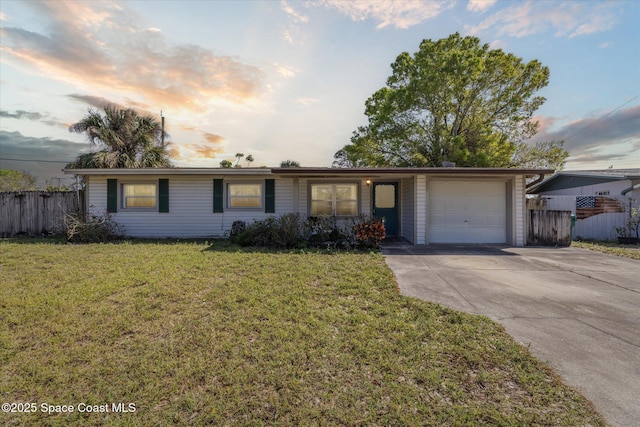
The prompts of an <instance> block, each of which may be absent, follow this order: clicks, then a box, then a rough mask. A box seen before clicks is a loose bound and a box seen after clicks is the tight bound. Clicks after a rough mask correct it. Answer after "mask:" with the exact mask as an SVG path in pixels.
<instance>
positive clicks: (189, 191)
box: [86, 174, 526, 246]
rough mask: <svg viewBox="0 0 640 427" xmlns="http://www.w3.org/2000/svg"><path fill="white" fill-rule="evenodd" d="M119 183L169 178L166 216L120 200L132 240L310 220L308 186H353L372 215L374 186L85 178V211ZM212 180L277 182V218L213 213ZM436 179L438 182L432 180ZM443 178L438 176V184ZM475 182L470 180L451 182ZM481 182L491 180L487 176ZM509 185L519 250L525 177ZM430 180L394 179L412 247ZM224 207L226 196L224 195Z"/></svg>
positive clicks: (512, 235)
mask: <svg viewBox="0 0 640 427" xmlns="http://www.w3.org/2000/svg"><path fill="white" fill-rule="evenodd" d="M108 178H114V179H118V187H119V191H120V184H122V183H126V182H154V183H157V182H158V179H160V178H167V179H169V212H168V213H159V212H157V210H138V211H135V210H124V209H122V208H121V207H120V206H121V198H120V197H119V200H118V205H119V208H118V212H117V213H115V214H113V218H114V220H115V221H116V222H117V223H119V224H122V225H123V226H124V227H125V231H126V234H127V235H130V236H135V237H223V236H226V235H228V233H229V231H230V230H231V225H232V223H233V222H234V221H236V220H243V221H246V222H248V223H250V222H253V221H254V220H260V219H264V218H266V217H268V216H271V215H282V214H285V213H290V212H293V213H299V214H300V217H301V218H303V219H306V217H307V216H308V215H309V200H308V198H309V194H308V193H309V184H310V183H315V182H327V183H328V182H357V183H358V184H359V202H360V203H359V212H360V213H361V214H364V215H371V203H372V201H371V196H372V186H370V185H367V184H366V179H367V177H355V176H353V177H351V176H349V177H336V178H324V177H319V178H302V177H295V178H289V177H286V176H285V177H278V176H277V175H276V176H273V175H249V176H242V175H225V176H223V175H130V176H126V177H125V176H118V175H113V176H91V175H90V176H87V192H86V198H87V206H88V209H87V210H88V212H90V213H96V214H104V213H105V212H106V205H107V179H108ZM213 179H224V183H225V191H226V184H227V183H229V182H261V183H262V182H264V179H275V188H276V191H275V193H276V194H275V208H276V212H275V214H266V213H264V209H260V210H230V209H227V208H225V211H224V212H223V213H213ZM431 179H436V178H431ZM443 179H444V180H446V179H447V178H446V177H437V180H443ZM455 179H460V180H462V179H473V178H468V177H467V178H457V177H456V178H455ZM483 179H491V178H489V177H487V178H485V177H483ZM494 179H499V180H501V181H504V182H505V183H506V184H505V185H507V192H508V193H507V195H508V197H507V200H508V204H507V224H505V227H508V229H507V243H508V244H512V245H515V246H523V245H524V243H525V239H526V230H525V227H526V209H525V177H524V176H523V175H512V176H510V177H509V176H502V177H500V178H497V177H496V178H494ZM429 181H430V178H428V176H427V175H424V174H423V175H416V176H413V177H408V178H402V179H398V182H399V193H400V194H399V196H400V204H399V208H400V218H399V219H400V230H399V231H400V234H401V235H402V236H404V237H405V238H407V240H409V241H411V242H412V243H414V244H419V245H424V244H426V243H427V242H429V230H428V224H429V209H428V200H429ZM225 204H226V195H225Z"/></svg>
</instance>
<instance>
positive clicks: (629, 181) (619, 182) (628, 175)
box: [527, 169, 640, 199]
mask: <svg viewBox="0 0 640 427" xmlns="http://www.w3.org/2000/svg"><path fill="white" fill-rule="evenodd" d="M527 193H529V194H539V195H541V196H627V197H631V198H633V199H640V169H604V170H587V171H560V172H558V173H556V174H554V175H553V176H551V177H550V178H547V179H545V180H544V181H542V182H541V183H539V184H537V185H535V186H533V187H531V188H530V189H529V190H528V191H527Z"/></svg>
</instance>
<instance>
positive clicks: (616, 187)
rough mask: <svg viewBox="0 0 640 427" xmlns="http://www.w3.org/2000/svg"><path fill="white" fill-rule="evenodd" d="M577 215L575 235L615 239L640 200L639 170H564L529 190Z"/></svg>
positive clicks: (546, 203)
mask: <svg viewBox="0 0 640 427" xmlns="http://www.w3.org/2000/svg"><path fill="white" fill-rule="evenodd" d="M527 193H528V194H531V195H538V196H539V199H540V202H542V203H543V205H544V209H549V210H568V211H571V213H572V214H573V215H575V218H576V223H575V225H574V229H573V236H574V238H579V239H596V240H614V239H615V238H616V237H617V235H618V229H619V228H621V227H622V228H624V226H625V224H626V222H627V220H628V217H629V213H630V212H631V209H632V208H633V207H637V206H638V201H639V200H640V169H605V170H587V171H561V172H558V173H556V174H554V175H553V176H551V177H550V178H547V179H545V180H544V181H542V182H540V183H539V184H537V185H534V186H531V187H530V189H529V190H527Z"/></svg>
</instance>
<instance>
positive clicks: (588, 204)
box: [576, 196, 596, 208]
mask: <svg viewBox="0 0 640 427" xmlns="http://www.w3.org/2000/svg"><path fill="white" fill-rule="evenodd" d="M595 207H596V198H595V196H577V197H576V208H595Z"/></svg>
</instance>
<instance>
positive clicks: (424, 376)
mask: <svg viewBox="0 0 640 427" xmlns="http://www.w3.org/2000/svg"><path fill="white" fill-rule="evenodd" d="M0 269H1V271H2V282H3V284H2V286H1V287H0V394H1V396H2V401H3V402H21V403H35V404H36V405H37V406H36V408H37V410H36V411H35V412H33V413H0V424H6V425H78V426H80V425H105V424H107V425H166V424H189V425H203V424H215V425H452V426H453V425H474V424H491V425H596V426H597V425H604V421H603V418H602V417H601V416H600V415H598V414H597V413H596V412H595V411H594V409H593V407H592V405H591V404H590V403H589V402H588V401H586V400H585V399H584V398H583V397H582V396H581V395H580V394H579V393H578V392H576V391H574V390H573V389H571V388H569V387H567V386H566V385H564V384H563V383H562V382H561V380H560V379H559V378H558V377H557V376H556V375H555V374H554V373H553V372H552V371H551V370H550V368H548V367H547V366H546V365H544V364H543V363H542V362H540V361H538V360H536V359H535V358H534V357H533V356H531V355H530V354H529V352H528V351H527V350H526V349H525V348H523V347H521V346H520V345H518V344H517V343H515V342H514V341H513V340H512V339H511V337H509V336H508V335H507V334H506V333H505V331H504V329H503V328H502V327H501V326H499V325H498V324H497V323H495V322H493V321H491V320H489V319H488V318H486V317H482V316H474V315H470V314H465V313H462V312H457V311H454V310H450V309H447V308H444V307H442V306H439V305H436V304H431V303H427V302H422V301H419V300H416V299H413V298H408V297H403V296H400V295H399V294H398V290H397V286H396V284H395V281H394V278H393V275H392V273H391V271H390V270H389V269H388V268H387V266H386V265H385V263H384V259H383V257H382V256H381V255H380V254H379V253H329V252H321V251H320V252H319V251H307V252H304V251H292V252H268V251H259V250H246V249H239V248H237V247H234V246H232V245H229V244H228V243H227V242H222V241H215V242H214V243H213V244H211V243H210V242H135V241H134V242H125V243H120V244H103V245H66V244H52V243H50V242H41V241H30V240H15V239H5V240H2V241H0ZM114 403H115V404H116V406H115V409H117V408H118V406H117V404H118V403H124V404H126V405H128V404H130V403H131V404H133V405H134V409H135V410H134V411H129V412H117V411H115V410H114V407H113V406H112V405H113V404H114ZM43 404H45V405H54V408H53V409H54V410H53V412H52V413H50V414H48V413H46V412H43V411H42V410H43V408H49V407H48V406H43ZM55 405H59V406H60V407H56V406H55ZM61 405H68V406H67V408H66V409H68V407H72V408H73V409H74V411H73V412H69V411H68V410H67V411H61V409H63V407H62V406H61ZM103 405H104V406H103ZM87 407H89V408H92V409H95V411H92V412H86V410H87ZM127 407H128V408H129V406H127ZM105 408H106V409H107V410H103V409H105ZM58 409H60V411H57V410H58Z"/></svg>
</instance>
